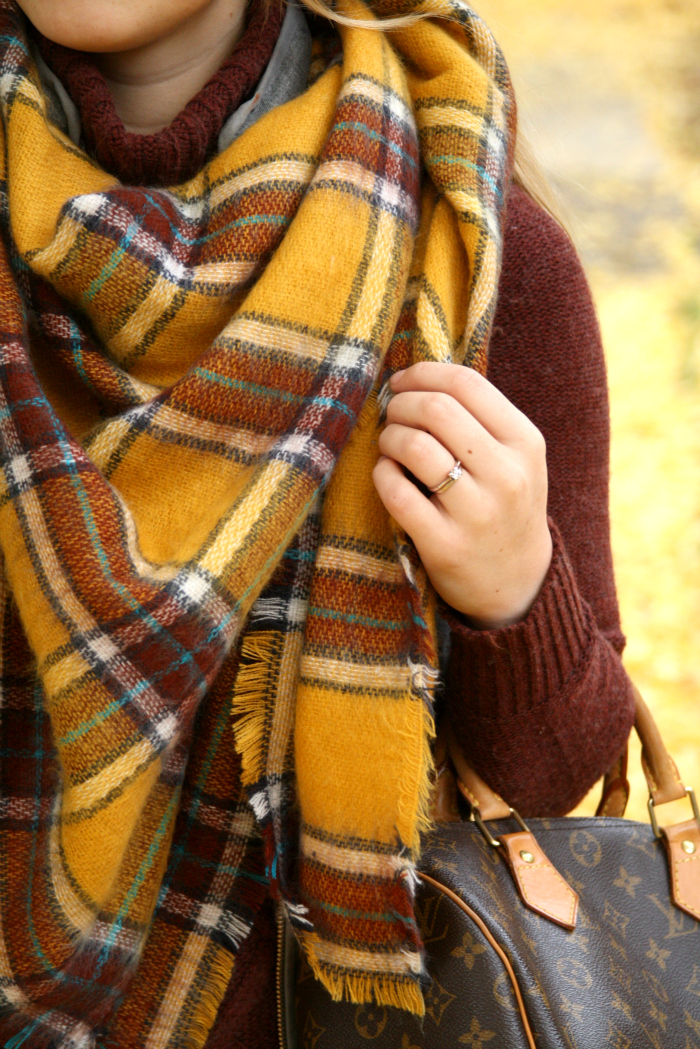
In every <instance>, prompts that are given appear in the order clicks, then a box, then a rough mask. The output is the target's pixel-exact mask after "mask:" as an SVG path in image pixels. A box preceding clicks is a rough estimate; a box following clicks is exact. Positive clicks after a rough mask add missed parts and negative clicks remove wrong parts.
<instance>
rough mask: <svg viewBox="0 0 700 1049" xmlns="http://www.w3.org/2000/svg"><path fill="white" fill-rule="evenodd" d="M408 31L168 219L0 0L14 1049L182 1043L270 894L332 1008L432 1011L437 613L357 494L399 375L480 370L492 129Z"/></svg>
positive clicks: (361, 35) (507, 138)
mask: <svg viewBox="0 0 700 1049" xmlns="http://www.w3.org/2000/svg"><path fill="white" fill-rule="evenodd" d="M396 9H397V8H395V7H393V6H392V3H386V4H385V5H384V8H383V11H384V13H391V12H392V11H393V10H396ZM344 10H345V11H347V12H349V13H350V14H353V13H354V14H364V17H368V16H367V12H366V10H365V9H364V8H363V9H359V8H352V7H351V6H350V3H349V2H348V4H347V5H346V7H345V8H344ZM404 10H405V8H404ZM413 10H414V11H416V12H418V13H421V14H429V15H430V16H431V18H430V19H423V20H420V21H418V22H416V23H415V24H413V25H411V26H409V27H408V28H403V29H401V30H400V31H396V32H392V33H391V34H390V35H386V34H383V33H381V32H372V31H369V30H367V29H362V28H357V27H354V28H341V29H340V33H341V37H342V42H343V57H342V61H341V62H335V63H333V62H331V63H330V64H327V67H326V68H325V71H323V72H322V73H321V75H320V76H318V78H317V79H316V80H315V81H314V82H313V83H312V84H311V86H310V87H309V89H308V90H307V91H306V92H305V93H304V94H303V95H302V96H301V97H299V98H298V99H296V100H295V101H292V102H290V103H288V104H287V105H285V106H283V107H280V108H279V109H277V110H273V111H272V112H270V113H268V114H267V115H266V116H265V117H263V118H262V119H261V120H260V121H259V122H258V123H257V124H256V125H255V126H254V127H252V128H251V129H249V130H248V131H247V132H246V133H245V134H244V135H243V136H242V137H241V138H240V139H239V140H237V141H236V142H235V143H233V145H232V146H231V147H230V148H229V149H228V150H227V151H226V152H225V153H223V154H222V155H220V156H218V157H216V158H215V159H213V160H211V162H210V163H209V164H208V165H207V167H206V168H205V169H204V170H203V171H202V172H201V173H200V174H199V175H198V176H197V177H196V178H194V179H193V180H192V181H191V182H188V183H187V184H185V185H181V186H178V187H175V188H172V189H170V190H169V191H161V190H150V189H147V188H128V187H123V186H121V185H119V184H116V183H115V180H114V178H113V177H111V176H110V175H109V174H106V173H105V172H104V171H101V170H99V169H98V168H97V167H96V166H95V165H94V163H92V162H91V160H90V159H89V158H88V157H87V156H85V154H84V153H82V152H81V151H80V150H79V149H77V148H75V147H74V146H73V145H72V144H71V143H70V142H69V141H68V140H67V139H66V138H65V137H63V136H62V134H61V133H60V132H59V131H57V130H56V129H55V127H53V126H52V125H51V124H50V123H49V122H48V121H47V117H46V110H45V104H44V99H43V97H42V93H41V88H40V82H39V79H38V76H37V71H36V68H35V65H34V63H33V60H32V58H31V52H30V50H29V49H28V45H27V37H26V30H25V26H24V23H23V20H22V17H21V15H20V13H19V12H18V10H17V8H16V7H15V5H14V4H13V3H12V2H11V0H0V64H1V67H2V68H1V76H0V108H1V111H2V126H3V131H2V148H1V149H0V165H1V168H0V187H1V191H0V222H1V228H2V243H1V245H0V251H1V257H0V399H1V401H2V404H1V418H2V422H1V424H0V441H1V443H2V472H1V474H0V542H1V546H2V554H3V574H2V580H3V582H2V587H1V588H0V592H1V595H2V598H1V599H2V614H1V616H0V623H1V624H2V638H1V644H0V656H1V659H2V686H3V688H2V706H1V708H0V733H1V737H2V738H1V740H0V836H1V840H0V1034H1V1035H2V1037H1V1038H0V1045H2V1046H4V1047H5V1049H19V1047H21V1046H24V1047H27V1049H30V1047H31V1049H34V1047H38V1046H41V1047H44V1049H46V1047H48V1046H52V1047H63V1049H79V1047H81V1049H87V1047H94V1046H99V1047H109V1046H115V1047H119V1049H128V1047H133V1049H137V1047H138V1049H160V1047H166V1046H167V1047H175V1046H178V1047H179V1046H183V1047H184V1046H202V1045H203V1044H204V1043H205V1041H206V1039H207V1034H208V1031H209V1029H210V1028H211V1025H212V1023H213V1020H214V1018H215V1016H216V1012H217V1008H218V1005H219V1003H220V1001H221V999H222V996H223V994H224V992H225V989H226V986H227V983H228V981H229V979H230V977H231V974H232V971H233V969H234V966H235V964H236V952H237V950H238V948H239V947H240V945H241V943H242V942H243V941H244V939H245V937H246V935H247V934H248V932H249V930H250V928H251V925H252V923H253V921H254V918H255V914H256V911H257V909H258V908H259V906H260V904H261V901H262V899H263V898H264V896H265V894H266V893H268V892H272V893H273V894H274V895H275V896H276V897H277V899H278V900H280V905H281V906H284V907H285V908H286V911H287V914H288V916H289V918H290V920H291V922H292V924H293V926H294V928H295V930H296V933H297V935H298V937H299V939H300V941H301V943H302V945H303V948H304V950H305V951H306V954H307V956H308V958H309V960H310V963H311V966H312V968H313V971H314V973H315V974H316V976H317V977H318V978H319V979H321V980H322V981H323V982H324V983H325V984H326V986H327V987H328V988H329V990H330V991H331V993H332V994H334V995H335V996H336V997H339V996H341V995H347V996H350V997H351V998H352V999H353V1000H355V1001H369V1000H372V999H375V1000H376V1001H378V1002H380V1003H384V1004H387V1003H388V1004H392V1005H396V1006H400V1007H402V1008H405V1009H409V1010H413V1011H415V1012H417V1013H420V1012H421V1011H422V1009H423V1002H422V994H421V989H420V988H421V976H422V972H421V968H422V962H421V944H420V939H419V935H418V931H417V927H416V923H415V919H414V912H413V904H412V894H413V870H414V866H413V865H414V864H415V862H416V859H417V857H418V854H419V844H420V833H421V830H422V829H423V828H424V827H425V826H426V825H427V823H428V815H427V813H428V798H429V790H430V772H431V761H430V737H431V732H432V693H433V690H434V684H435V680H436V667H437V660H436V650H435V641H434V614H433V601H432V598H431V595H430V588H429V586H428V584H427V580H426V577H425V574H424V572H423V570H422V568H421V566H420V563H419V562H418V561H417V558H416V556H415V553H414V551H413V549H412V547H411V544H410V542H409V541H408V540H407V538H406V537H405V536H403V535H402V534H401V533H400V532H399V531H398V530H397V529H396V527H395V526H394V525H393V524H392V522H391V520H390V519H389V517H388V515H387V514H386V512H385V510H384V508H383V506H382V505H381V503H380V501H379V499H378V497H377V495H376V492H375V490H374V487H373V484H372V480H371V470H372V466H373V464H374V462H375V461H376V457H377V448H376V438H377V432H378V426H379V425H380V419H381V404H382V397H381V391H382V389H383V387H384V384H385V383H386V380H387V377H388V375H389V373H390V372H391V371H392V370H394V369H397V368H400V367H404V366H406V365H408V364H409V363H410V362H412V361H414V360H418V359H423V358H427V359H433V360H450V359H451V360H460V361H464V362H465V363H467V364H471V365H474V366H477V367H481V368H483V367H484V364H485V351H486V345H487V339H488V333H489V327H490V323H491V319H492V314H493V309H494V303H495V295H496V288H497V282H498V274H499V261H500V250H501V249H500V241H501V233H500V225H501V217H500V216H501V209H502V200H503V190H504V185H505V184H506V182H507V180H508V178H509V166H510V156H511V152H512V150H511V144H512V140H513V127H514V119H515V114H514V107H513V102H512V97H511V93H510V88H509V82H508V76H507V71H506V69H505V66H504V63H503V60H502V58H501V56H500V53H499V52H498V50H497V48H496V46H495V44H494V42H493V40H492V38H491V36H490V34H489V33H488V31H487V29H486V28H485V26H484V25H483V23H482V22H481V21H480V20H479V19H478V18H477V17H476V16H475V14H474V13H473V12H472V11H471V10H470V9H469V8H468V7H467V6H466V5H465V4H464V3H462V2H461V0H451V2H450V0H421V2H419V3H418V4H417V5H416V6H415V7H414V8H413ZM448 20H449V21H448Z"/></svg>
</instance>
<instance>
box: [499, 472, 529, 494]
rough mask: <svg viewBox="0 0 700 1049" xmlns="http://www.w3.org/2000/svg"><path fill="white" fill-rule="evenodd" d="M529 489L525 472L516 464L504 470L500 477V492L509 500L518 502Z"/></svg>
mask: <svg viewBox="0 0 700 1049" xmlns="http://www.w3.org/2000/svg"><path fill="white" fill-rule="evenodd" d="M528 488H529V484H528V477H527V474H526V472H525V471H524V470H523V469H522V468H521V467H520V466H519V465H517V464H513V465H511V468H510V469H508V470H505V471H504V472H503V475H502V477H501V490H502V491H503V493H504V494H505V495H506V496H508V497H509V499H510V500H512V501H514V500H519V499H521V498H522V496H523V495H525V493H526V492H527V490H528Z"/></svg>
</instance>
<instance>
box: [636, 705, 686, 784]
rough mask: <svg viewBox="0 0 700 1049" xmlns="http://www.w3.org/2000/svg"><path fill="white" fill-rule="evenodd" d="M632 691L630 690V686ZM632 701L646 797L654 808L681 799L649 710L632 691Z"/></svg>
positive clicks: (675, 771)
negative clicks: (646, 788) (645, 783)
mask: <svg viewBox="0 0 700 1049" xmlns="http://www.w3.org/2000/svg"><path fill="white" fill-rule="evenodd" d="M632 687H633V688H634V685H633V686H632ZM634 698H635V701H636V707H637V712H636V714H635V719H634V727H635V729H636V730H637V735H638V736H639V738H640V740H641V741H642V768H643V769H644V775H645V776H646V781H647V784H648V785H649V793H650V794H651V796H652V798H653V799H654V804H655V805H665V804H666V802H667V801H678V800H680V799H681V798H684V797H685V793H686V792H685V786H684V785H683V782H682V781H681V778H680V776H679V775H678V769H677V768H676V764H675V762H674V760H673V758H672V757H671V755H670V754H669V752H668V751H667V750H666V747H665V746H664V741H663V740H662V738H661V733H660V732H659V730H658V728H657V727H656V722H655V721H654V719H653V717H652V715H651V711H650V710H649V707H648V706H647V705H646V703H645V702H644V700H643V699H642V697H641V696H640V694H639V691H638V690H637V689H636V688H634Z"/></svg>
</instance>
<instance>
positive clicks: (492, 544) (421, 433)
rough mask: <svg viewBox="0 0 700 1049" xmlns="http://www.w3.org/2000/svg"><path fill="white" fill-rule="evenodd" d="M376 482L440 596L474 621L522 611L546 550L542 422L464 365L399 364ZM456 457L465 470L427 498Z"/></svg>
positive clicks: (482, 625)
mask: <svg viewBox="0 0 700 1049" xmlns="http://www.w3.org/2000/svg"><path fill="white" fill-rule="evenodd" d="M391 386H392V391H393V394H394V396H393V397H392V400H391V401H390V403H389V407H388V410H387V425H386V427H385V429H384V431H383V432H382V434H381V436H380V438H379V450H380V452H381V453H382V458H381V459H380V460H379V462H378V463H377V465H376V467H375V469H374V483H375V485H376V487H377V491H378V492H379V495H380V497H381V499H382V502H383V503H384V505H385V506H386V508H387V510H388V511H389V513H390V514H392V516H393V517H394V518H395V519H396V520H397V521H398V523H399V524H400V525H401V526H402V528H404V529H405V530H406V531H407V532H408V534H409V535H410V536H411V538H412V539H413V541H414V543H415V544H416V548H417V550H418V553H419V554H420V557H421V560H422V561H423V564H424V565H425V568H426V571H427V573H428V575H429V577H430V580H431V582H432V584H433V586H434V587H435V589H436V590H437V592H438V593H439V594H440V596H441V597H442V598H443V599H444V600H445V601H446V602H447V604H448V605H451V606H452V607H453V608H456V609H457V610H458V611H459V612H462V613H464V614H465V615H466V616H468V617H469V619H470V621H471V623H472V625H473V626H475V627H477V628H479V629H495V628H498V627H503V626H508V625H509V624H511V623H516V622H517V621H518V620H520V619H523V618H524V617H525V616H526V615H527V613H528V611H529V609H530V608H531V607H532V604H533V602H534V600H535V598H536V597H537V594H538V593H539V591H540V588H541V586H542V583H543V581H544V577H545V576H546V574H547V570H548V568H549V564H550V562H551V559H552V538H551V535H550V531H549V526H548V524H547V466H546V460H545V442H544V438H543V437H542V434H541V433H540V432H539V430H538V429H537V428H536V427H535V426H533V424H532V423H531V422H530V420H529V419H528V418H527V417H526V416H525V415H523V414H522V412H520V411H518V409H517V408H516V407H515V406H514V405H513V404H511V403H510V401H508V400H507V399H506V398H505V397H504V396H503V394H502V393H500V391H499V390H497V389H496V387H495V386H493V385H492V384H491V383H490V382H489V381H488V380H487V379H485V378H483V377H482V376H481V375H479V374H478V373H477V372H475V371H472V370H471V369H470V368H463V367H461V366H459V365H454V364H436V363H432V362H424V363H421V364H414V365H413V367H411V368H408V369H407V370H406V371H403V372H398V373H397V374H396V375H394V376H393V378H392V380H391ZM455 459H459V460H460V461H461V463H462V466H463V469H464V472H463V474H462V476H461V477H460V478H459V480H458V481H457V482H456V483H455V484H453V485H452V486H451V487H450V488H449V489H448V490H447V491H446V492H444V493H443V494H441V495H433V496H432V497H431V498H427V497H426V496H425V495H423V493H422V492H421V491H420V489H419V488H417V487H416V485H415V484H413V482H412V481H410V480H409V479H408V478H407V477H406V476H405V474H404V471H403V470H402V466H405V467H407V468H408V469H409V470H410V471H411V473H412V474H413V475H414V476H415V477H416V478H417V479H418V480H419V481H422V482H423V483H424V484H426V485H427V486H428V487H429V488H435V487H436V486H437V485H438V484H440V482H441V481H443V480H444V479H445V477H446V476H447V474H448V473H449V471H450V470H451V469H452V467H453V465H454V461H455Z"/></svg>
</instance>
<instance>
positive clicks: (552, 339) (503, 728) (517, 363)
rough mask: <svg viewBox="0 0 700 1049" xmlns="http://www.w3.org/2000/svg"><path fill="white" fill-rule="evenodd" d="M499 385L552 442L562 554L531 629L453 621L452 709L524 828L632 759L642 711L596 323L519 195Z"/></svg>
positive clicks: (557, 540)
mask: <svg viewBox="0 0 700 1049" xmlns="http://www.w3.org/2000/svg"><path fill="white" fill-rule="evenodd" d="M488 377H489V379H490V380H491V381H492V382H493V383H494V385H496V386H497V387H498V388H499V389H500V390H501V391H502V392H503V393H504V394H505V395H506V396H507V397H508V398H509V400H511V401H512V402H513V403H514V404H515V405H516V406H517V407H518V408H520V409H521V411H523V412H524V413H525V414H526V415H527V416H528V417H529V418H530V419H531V420H532V421H533V422H534V423H535V425H536V426H537V427H538V428H539V429H540V431H541V432H542V434H543V435H544V437H545V440H546V442H547V468H548V475H549V505H548V509H549V514H550V527H551V530H552V536H553V546H554V550H553V556H552V563H551V566H550V569H549V572H548V574H547V577H546V579H545V581H544V584H543V586H542V589H541V591H540V594H539V596H538V598H537V600H536V601H535V604H534V605H533V607H532V609H531V610H530V612H529V614H528V615H527V617H526V618H525V619H524V620H523V621H522V622H520V623H516V624H514V625H513V626H510V627H505V628H503V629H500V630H492V631H477V630H472V629H470V628H469V626H468V625H466V623H465V621H464V620H463V619H462V617H460V616H459V615H458V614H457V613H450V612H448V613H447V618H448V622H449V624H450V627H451V630H452V637H451V647H450V656H449V661H448V666H447V673H446V689H445V693H446V705H447V708H448V711H449V715H450V718H451V721H452V724H453V726H454V730H455V733H456V735H457V738H458V739H459V742H460V744H461V745H462V747H463V749H464V751H465V754H466V755H467V757H468V759H469V760H470V762H471V763H472V764H473V765H474V767H475V768H476V769H477V771H478V772H479V773H480V774H481V775H482V777H483V778H484V779H485V780H486V781H487V782H488V783H489V784H490V785H491V786H492V787H493V789H494V790H496V791H497V792H498V793H499V794H501V795H503V797H505V798H506V799H507V800H508V801H509V802H510V804H511V805H513V806H514V807H515V808H517V809H518V810H519V811H520V812H521V813H523V814H524V815H526V814H529V815H539V816H554V815H561V814H563V813H565V812H568V811H569V810H570V809H572V808H573V807H574V806H575V805H576V804H577V803H578V801H580V799H581V798H582V797H583V796H584V794H585V793H586V791H587V790H589V788H590V787H591V786H592V785H593V783H595V781H596V780H597V779H598V778H599V777H600V776H601V775H602V774H603V773H604V772H605V771H606V770H607V769H608V768H609V767H610V766H611V765H612V763H613V762H614V760H615V759H616V758H617V757H618V756H619V754H620V753H621V751H622V749H623V748H624V745H625V742H626V740H627V737H628V735H629V732H630V729H631V727H632V721H633V718H634V699H633V695H632V688H631V684H630V682H629V679H628V678H627V676H626V674H625V671H624V669H623V667H622V664H621V662H620V654H621V652H622V649H623V647H624V637H623V635H622V632H621V629H620V618H619V610H618V605H617V598H616V594H615V583H614V579H613V570H612V554H611V549H610V523H609V515H608V454H609V443H610V433H609V412H608V398H607V383H606V374H605V362H604V358H603V350H602V345H601V341H600V333H599V329H598V324H597V320H596V316H595V310H594V307H593V303H592V300H591V295H590V291H589V289H588V285H587V283H586V279H585V276H584V274H583V270H582V268H581V264H580V262H579V260H578V257H577V255H576V252H575V250H574V248H573V246H572V245H571V242H570V241H569V239H568V237H567V236H566V234H565V233H564V232H563V231H562V230H561V229H560V227H559V226H558V225H557V224H556V223H555V222H554V221H553V220H552V219H551V218H550V217H549V216H547V215H546V214H545V213H544V212H543V211H541V210H540V209H539V208H538V207H537V206H536V205H535V204H534V203H533V202H532V201H531V200H530V198H529V197H528V196H527V195H526V194H525V193H524V192H523V191H522V190H520V189H518V188H517V187H513V189H512V191H511V195H510V198H509V202H508V216H507V221H506V230H505V247H504V261H503V271H502V276H501V283H500V288H499V302H498V308H497V312H496V317H495V320H494V329H493V335H492V339H491V346H490V353H489V370H488Z"/></svg>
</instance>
